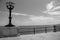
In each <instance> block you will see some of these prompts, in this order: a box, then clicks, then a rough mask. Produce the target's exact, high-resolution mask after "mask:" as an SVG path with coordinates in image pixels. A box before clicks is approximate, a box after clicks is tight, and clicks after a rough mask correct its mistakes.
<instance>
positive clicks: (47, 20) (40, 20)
mask: <svg viewBox="0 0 60 40" xmlns="http://www.w3.org/2000/svg"><path fill="white" fill-rule="evenodd" d="M29 19H30V20H28V21H26V22H25V23H24V24H26V25H50V24H51V25H53V24H58V23H60V20H57V19H55V18H54V17H46V16H36V17H30V18H29Z"/></svg>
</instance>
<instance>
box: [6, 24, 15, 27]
mask: <svg viewBox="0 0 60 40" xmlns="http://www.w3.org/2000/svg"><path fill="white" fill-rule="evenodd" d="M14 26H15V25H13V24H8V25H5V27H14Z"/></svg>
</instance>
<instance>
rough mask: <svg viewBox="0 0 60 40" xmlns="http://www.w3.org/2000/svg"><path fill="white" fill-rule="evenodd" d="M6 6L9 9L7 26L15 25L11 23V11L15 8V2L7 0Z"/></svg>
mask: <svg viewBox="0 0 60 40" xmlns="http://www.w3.org/2000/svg"><path fill="white" fill-rule="evenodd" d="M6 7H7V9H8V10H9V24H8V25H6V27H14V25H13V24H12V23H11V21H12V17H11V12H12V10H13V9H14V3H13V2H11V1H9V2H6Z"/></svg>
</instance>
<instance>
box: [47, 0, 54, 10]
mask: <svg viewBox="0 0 60 40" xmlns="http://www.w3.org/2000/svg"><path fill="white" fill-rule="evenodd" d="M53 3H54V1H51V2H50V3H49V4H47V6H46V8H47V10H50V9H52V8H53V7H54V5H53Z"/></svg>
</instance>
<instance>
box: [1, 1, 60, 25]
mask: <svg viewBox="0 0 60 40" xmlns="http://www.w3.org/2000/svg"><path fill="white" fill-rule="evenodd" d="M11 1H12V2H14V3H15V5H14V6H15V8H14V10H13V12H12V17H13V18H12V24H15V25H18V26H21V25H51V24H60V1H59V0H11ZM6 2H7V0H1V1H0V25H6V24H8V14H9V13H8V9H7V8H6V4H5V3H6Z"/></svg>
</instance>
